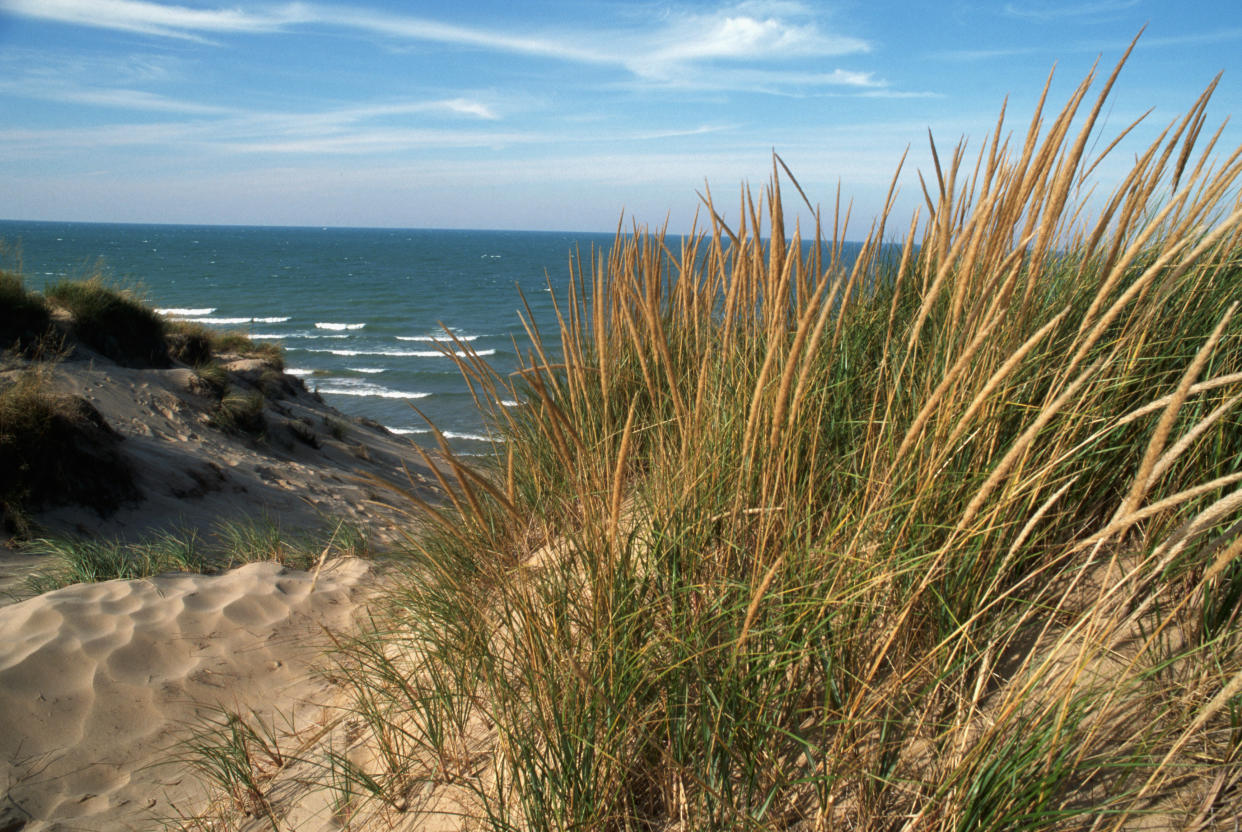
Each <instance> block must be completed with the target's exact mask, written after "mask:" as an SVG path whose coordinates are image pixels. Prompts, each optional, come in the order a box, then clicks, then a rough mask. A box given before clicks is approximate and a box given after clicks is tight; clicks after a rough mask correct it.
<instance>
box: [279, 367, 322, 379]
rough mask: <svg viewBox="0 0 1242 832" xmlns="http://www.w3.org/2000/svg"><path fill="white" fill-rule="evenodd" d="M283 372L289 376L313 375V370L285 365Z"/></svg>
mask: <svg viewBox="0 0 1242 832" xmlns="http://www.w3.org/2000/svg"><path fill="white" fill-rule="evenodd" d="M285 372H286V373H288V374H289V375H291V376H299V377H301V376H309V375H314V373H315V371H314V370H304V369H302V368H301V367H286V368H285Z"/></svg>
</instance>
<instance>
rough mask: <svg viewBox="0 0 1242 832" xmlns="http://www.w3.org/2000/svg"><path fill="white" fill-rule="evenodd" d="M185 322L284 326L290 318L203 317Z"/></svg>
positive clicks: (286, 316)
mask: <svg viewBox="0 0 1242 832" xmlns="http://www.w3.org/2000/svg"><path fill="white" fill-rule="evenodd" d="M185 320H187V321H189V322H190V323H193V324H222V325H229V324H283V323H284V322H285V321H287V320H289V316H288V315H285V316H284V317H283V318H276V317H273V318H201V317H196V318H185Z"/></svg>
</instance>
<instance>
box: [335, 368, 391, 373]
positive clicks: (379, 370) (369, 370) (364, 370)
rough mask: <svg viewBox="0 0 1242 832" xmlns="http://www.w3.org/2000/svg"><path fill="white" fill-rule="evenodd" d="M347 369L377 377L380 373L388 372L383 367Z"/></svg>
mask: <svg viewBox="0 0 1242 832" xmlns="http://www.w3.org/2000/svg"><path fill="white" fill-rule="evenodd" d="M345 369H347V370H349V371H350V372H354V373H366V374H367V375H376V374H378V373H383V372H387V371H386V370H384V368H383V367H346V368H345Z"/></svg>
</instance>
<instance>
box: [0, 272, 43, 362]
mask: <svg viewBox="0 0 1242 832" xmlns="http://www.w3.org/2000/svg"><path fill="white" fill-rule="evenodd" d="M51 326H52V316H51V313H50V312H49V311H48V308H47V303H46V302H45V301H44V300H43V298H42V297H40V296H39V295H37V294H35V293H33V292H30V291H28V290H27V289H26V286H25V283H24V282H23V281H22V277H21V275H19V274H14V273H13V272H7V271H3V270H0V350H8V349H13V350H15V351H16V352H17V353H18V354H19V355H24V356H27V357H34V356H33V353H35V352H36V351H37V347H38V345H39V344H40V343H41V342H42V341H43V340H44V339H45V338H46V337H47V335H48V333H49V330H50V329H51Z"/></svg>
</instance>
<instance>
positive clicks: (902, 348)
mask: <svg viewBox="0 0 1242 832" xmlns="http://www.w3.org/2000/svg"><path fill="white" fill-rule="evenodd" d="M1127 54H1128V53H1127ZM1123 60H1124V59H1123ZM1118 69H1120V66H1119V67H1118ZM1115 77H1116V73H1114V75H1113V77H1111V78H1109V79H1108V82H1107V83H1106V84H1105V87H1104V91H1103V92H1102V93H1100V94H1099V96H1098V98H1097V99H1096V101H1095V103H1094V105H1093V106H1090V108H1089V112H1087V113H1086V114H1085V116H1083V117H1082V118H1081V119H1080V120H1076V119H1078V116H1079V115H1080V109H1084V102H1087V101H1088V100H1089V99H1088V98H1087V96H1088V93H1089V90H1090V85H1091V83H1092V81H1093V77H1088V78H1087V80H1086V81H1084V82H1083V84H1082V85H1081V86H1080V87H1079V88H1078V89H1077V90H1076V91H1075V92H1074V94H1073V96H1072V97H1071V99H1070V101H1069V103H1068V104H1067V105H1066V107H1065V108H1064V109H1063V110H1062V111H1061V112H1060V113H1051V114H1050V115H1049V117H1048V118H1047V119H1045V118H1044V115H1043V113H1042V112H1041V113H1037V115H1036V117H1035V118H1034V120H1033V121H1032V123H1031V127H1030V130H1029V131H1028V132H1027V133H1026V135H1025V139H1024V140H1022V141H1021V142H1020V145H1021V146H1020V147H1018V148H1016V149H1014V150H1011V149H1010V148H1009V147H1008V145H1007V144H1006V145H1004V146H1002V134H1004V133H1005V127H1004V124H1003V120H1002V122H1000V123H998V124H997V127H996V133H995V134H994V135H993V137H992V138H991V140H990V141H987V142H984V144H983V145H982V149H981V151H980V153H979V156H978V157H977V159H976V161H975V162H974V164H973V166H972V165H971V164H970V163H969V161H968V159H967V156H966V151H965V146H964V145H961V146H959V147H958V148H956V149H955V150H954V152H953V153H952V155H951V157H949V159H948V163H947V164H942V160H941V158H940V157H939V155H937V152H936V148H935V146H934V145H933V147H932V153H933V161H934V167H935V174H934V177H929V179H930V186H929V188H928V189H927V192H926V203H927V204H926V212H925V213H923V212H920V213H917V214H915V216H914V217H913V218H912V220H911V221H910V224H909V226H908V228H909V231H908V233H907V236H906V238H905V242H904V245H903V246H902V247H901V250H900V252H891V251H890V249H888V248H886V247H885V245H884V244H883V241H884V239H885V231H886V228H887V219H888V218H887V217H882V218H881V219H880V221H879V222H878V223H877V224H876V226H875V227H874V228H873V231H872V233H871V234H870V235H869V236H868V238H867V240H866V241H865V242H864V244H863V246H862V249H861V251H860V253H859V254H858V256H857V258H856V259H854V260H853V261H852V262H851V261H850V260H849V259H847V258H846V257H845V256H844V254H843V247H842V242H841V241H842V240H843V239H844V234H845V231H844V230H842V229H841V225H840V218H839V217H834V218H833V222H832V225H831V233H832V235H833V236H832V238H831V239H828V240H821V238H820V232H821V229H820V228H819V227H818V224H817V227H816V229H815V236H814V239H813V242H812V243H811V244H810V245H809V246H808V245H806V244H804V242H803V241H802V239H801V235H800V234H799V233H798V232H797V231H795V232H794V233H793V235H792V240H790V239H789V237H787V234H788V229H787V228H786V226H785V222H784V211H785V204H784V202H783V195H782V192H781V189H780V186H779V182H778V180H777V178H776V174H777V170H776V165H775V163H774V170H773V183H772V185H771V186H770V188H769V189H768V190H767V191H766V192H765V193H764V194H763V195H762V196H760V197H759V198H758V199H756V198H754V197H753V195H752V194H750V193H746V192H744V193H743V194H742V198H741V202H740V206H741V213H740V219H739V220H738V221H737V222H734V223H726V221H725V220H724V219H723V218H722V216H721V214H720V212H718V211H717V209H716V204H715V203H714V202H713V200H712V197H711V195H710V194H708V196H707V197H706V200H705V202H706V207H707V215H708V217H709V218H710V228H709V229H708V233H706V234H697V235H692V236H691V237H689V238H685V239H683V240H682V241H681V243H680V246H678V244H677V243H673V242H671V241H669V240H666V239H664V238H663V237H662V236H660V235H647V234H643V233H638V234H635V235H634V236H632V237H619V238H618V239H617V241H616V243H615V244H614V246H613V248H612V250H611V251H610V252H608V253H607V254H601V255H600V256H598V257H596V256H592V258H591V260H590V262H589V265H588V266H587V268H585V269H584V268H583V265H582V264H581V263H579V264H578V265H577V267H576V270H575V274H574V279H573V281H572V285H571V288H570V291H569V294H568V296H567V297H565V298H563V299H562V301H561V305H560V308H559V312H560V320H561V326H560V331H559V335H560V350H561V352H562V353H563V356H562V355H552V354H551V350H550V349H548V348H546V347H545V345H544V344H543V343H542V341H541V340H540V339H538V338H536V356H537V357H536V358H535V359H534V361H533V363H532V364H531V365H530V366H527V367H525V368H524V369H523V371H522V372H521V373H520V374H519V376H518V378H517V379H516V380H514V379H511V378H510V377H507V376H502V375H500V374H499V373H497V372H495V371H493V370H492V369H490V368H489V367H488V366H487V365H486V363H485V362H484V361H483V360H482V359H480V358H479V357H478V356H477V355H472V354H468V355H466V356H465V357H463V358H462V359H461V360H460V361H459V365H460V367H461V369H462V371H463V372H464V373H465V374H466V375H467V377H468V378H469V379H470V381H471V383H472V386H473V388H474V389H475V390H476V391H477V392H478V393H479V395H480V397H481V398H482V399H483V400H484V402H485V403H486V404H487V405H488V407H489V411H490V413H491V415H492V417H493V420H494V422H495V425H496V429H497V431H498V432H499V433H500V434H501V435H502V436H503V438H504V439H505V440H506V441H505V443H504V444H503V445H501V446H498V452H497V453H498V455H499V457H500V460H499V464H498V465H497V466H496V468H495V469H494V470H485V471H482V472H476V471H474V470H472V469H471V468H470V467H469V466H468V464H467V462H466V461H464V460H461V459H458V458H456V457H455V456H454V455H453V453H452V452H451V449H450V448H449V447H448V446H447V444H445V445H444V447H443V448H442V455H443V460H444V461H443V462H442V463H441V464H440V465H439V467H438V469H437V470H439V471H440V472H441V473H440V474H439V476H440V477H441V478H442V482H443V484H444V485H445V486H446V491H448V493H449V494H450V500H449V504H448V505H447V506H446V507H444V508H435V507H430V506H427V507H425V508H426V511H427V515H428V517H429V518H430V520H431V522H433V523H434V524H435V525H436V527H437V528H438V533H437V534H436V535H433V536H432V537H431V538H430V539H429V540H426V541H424V542H423V544H422V546H423V549H422V555H421V556H420V557H421V559H422V566H423V568H422V569H421V571H417V572H415V573H413V574H412V575H411V578H410V582H409V584H408V586H407V587H406V588H405V590H404V591H402V592H400V593H398V594H397V596H396V597H394V599H393V600H394V602H395V604H396V606H397V612H396V613H395V615H396V617H397V618H396V623H395V624H394V625H392V626H389V627H386V628H385V629H384V630H383V631H382V632H381V631H376V632H375V633H373V634H372V635H371V636H370V637H369V638H364V639H363V640H362V641H361V642H360V643H359V644H358V645H355V646H354V647H353V648H352V650H351V652H350V656H352V658H353V661H354V663H353V665H352V666H353V667H355V668H356V669H357V670H356V672H355V674H354V676H353V677H352V678H353V679H354V680H355V681H356V682H357V683H358V684H357V688H358V691H359V709H358V713H359V718H360V720H361V721H363V723H364V724H366V725H369V726H370V730H371V731H372V734H373V737H372V740H373V744H374V746H375V747H376V748H377V749H378V751H377V757H378V758H379V759H380V760H381V761H383V762H384V765H385V766H387V768H386V769H385V770H383V771H381V772H379V773H378V774H377V773H376V772H373V771H372V772H368V773H366V774H365V775H364V774H361V773H360V774H357V775H355V777H354V781H355V785H356V786H357V790H358V791H359V792H370V793H372V794H374V795H375V796H376V797H377V798H378V800H379V802H380V810H385V809H386V807H387V806H391V805H395V803H394V801H395V800H397V799H398V797H399V796H401V795H404V794H405V793H406V790H408V789H409V788H410V784H411V783H413V782H417V781H418V780H420V779H425V780H433V781H435V782H439V783H443V782H447V781H453V780H456V781H458V782H462V783H465V784H466V786H465V788H473V789H475V797H476V798H477V801H478V805H479V808H478V810H477V811H478V813H479V817H481V818H484V819H486V822H487V823H489V824H490V825H491V827H492V828H497V829H517V828H521V829H618V830H620V829H672V828H677V829H732V828H753V829H759V828H762V829H789V828H805V829H894V828H898V827H900V828H902V829H907V830H967V829H971V830H974V829H989V830H1000V829H1037V828H1038V829H1085V828H1101V829H1121V828H1128V826H1130V825H1133V824H1136V823H1139V822H1140V819H1143V820H1152V819H1153V816H1155V818H1154V819H1155V820H1157V821H1159V822H1160V823H1163V824H1165V825H1166V826H1167V827H1168V828H1187V827H1191V826H1196V825H1201V827H1200V828H1203V827H1207V826H1210V825H1211V824H1213V823H1216V822H1221V823H1224V819H1226V818H1228V817H1232V818H1234V819H1236V809H1237V806H1238V805H1239V803H1240V801H1242V778H1239V777H1238V771H1239V760H1240V759H1242V728H1240V726H1242V628H1239V627H1238V626H1237V620H1238V616H1239V614H1240V613H1239V600H1240V596H1242V593H1240V592H1239V590H1238V587H1239V575H1240V574H1242V567H1240V566H1239V563H1240V561H1239V555H1240V553H1242V536H1240V529H1242V523H1239V518H1240V517H1242V514H1240V511H1242V509H1240V507H1242V490H1239V488H1240V486H1242V473H1240V471H1242V417H1240V416H1239V410H1238V405H1239V403H1240V402H1242V349H1240V348H1239V347H1240V346H1242V316H1239V315H1238V314H1237V312H1238V304H1239V295H1238V288H1237V287H1238V285H1239V283H1238V281H1239V278H1240V277H1242V271H1240V269H1239V266H1238V262H1239V252H1240V251H1242V211H1240V210H1238V206H1237V205H1236V203H1233V200H1234V196H1233V195H1235V194H1236V192H1237V191H1236V188H1237V183H1238V180H1239V177H1240V176H1242V162H1240V161H1239V159H1238V156H1237V154H1234V155H1233V156H1230V157H1229V159H1228V160H1227V161H1226V162H1225V163H1223V164H1216V163H1214V162H1213V161H1212V159H1211V156H1210V153H1211V150H1212V145H1213V144H1214V142H1215V140H1213V141H1212V142H1209V144H1208V147H1207V149H1206V150H1200V149H1198V148H1197V147H1196V141H1197V139H1198V137H1199V135H1200V128H1201V127H1202V126H1203V122H1204V118H1205V108H1206V106H1207V101H1208V94H1207V93H1205V95H1204V96H1203V97H1202V98H1201V99H1200V100H1199V101H1197V102H1196V103H1195V104H1194V106H1193V107H1192V108H1191V111H1190V113H1189V114H1188V115H1187V116H1186V117H1185V119H1183V120H1181V121H1177V122H1174V123H1173V124H1172V125H1171V126H1170V128H1169V129H1168V130H1167V131H1166V132H1165V133H1163V134H1161V136H1160V138H1159V139H1158V140H1157V141H1156V142H1155V143H1154V144H1153V145H1151V147H1149V148H1147V149H1146V150H1145V151H1141V152H1140V153H1139V154H1138V156H1137V157H1136V162H1135V165H1134V167H1133V169H1132V170H1131V172H1130V173H1129V174H1128V176H1127V177H1126V178H1125V179H1124V181H1123V182H1122V184H1121V185H1120V186H1119V188H1118V189H1117V190H1116V191H1115V193H1114V194H1113V195H1112V196H1111V197H1109V198H1106V199H1104V200H1103V201H1101V202H1098V203H1095V204H1097V205H1099V206H1100V210H1099V213H1098V214H1096V215H1094V216H1093V218H1092V219H1091V220H1090V221H1087V220H1086V217H1087V216H1088V215H1087V214H1086V213H1085V212H1084V211H1083V210H1082V209H1083V207H1084V204H1085V203H1084V200H1085V199H1086V198H1087V194H1089V193H1090V192H1091V190H1092V183H1091V181H1090V179H1089V176H1088V174H1089V173H1090V171H1091V170H1093V169H1094V165H1095V163H1096V162H1098V159H1094V158H1090V157H1089V156H1088V154H1087V153H1086V148H1089V147H1092V146H1093V145H1094V143H1093V141H1092V139H1093V137H1094V134H1095V131H1096V129H1097V127H1098V126H1099V125H1098V122H1097V117H1098V116H1099V114H1100V113H1101V111H1102V109H1103V107H1104V104H1105V103H1106V96H1107V93H1108V90H1109V89H1110V88H1111V86H1112V84H1113V81H1114V79H1115ZM1209 93H1210V90H1209ZM1094 146H1098V147H1103V148H1107V150H1105V153H1107V152H1108V151H1109V150H1111V149H1112V145H1111V144H1110V143H1109V142H1108V141H1107V137H1105V140H1104V141H1100V142H1099V144H1098V145H1094ZM777 161H779V160H777ZM786 172H787V171H786ZM795 184H796V183H795ZM798 190H799V192H801V189H800V188H799V189H798ZM890 204H891V203H890ZM808 208H810V205H809V203H808ZM811 210H814V209H811ZM815 216H816V217H818V216H819V215H818V213H815ZM920 231H921V233H920ZM890 255H891V256H890ZM533 331H534V330H533V327H532V332H533ZM536 334H537V333H536ZM467 347H468V345H467ZM465 351H466V352H467V353H468V352H469V350H468V349H466V350H465ZM513 399H520V400H522V401H525V402H528V403H529V404H528V405H527V406H525V407H522V408H506V407H504V406H503V401H505V400H513ZM429 461H430V460H429ZM449 485H452V486H453V487H452V488H451V489H449V488H448V486H449ZM411 680H413V681H411ZM480 720H481V721H483V722H485V723H486V724H487V725H488V726H494V728H493V729H492V730H494V731H495V735H496V738H495V740H494V741H493V742H492V744H491V746H490V748H488V749H486V750H487V752H488V753H487V754H480V753H477V752H478V749H477V748H474V749H472V748H471V743H472V742H473V743H477V742H478V739H477V737H472V735H471V734H470V731H471V727H470V726H471V725H472V724H477V722H478V721H480ZM481 757H483V758H486V759H489V760H494V761H495V762H494V764H493V765H492V766H491V767H490V768H489V769H488V771H487V772H486V773H485V774H480V773H479V770H478V768H477V765H478V763H477V761H478V760H479V759H480V758H481ZM470 784H474V785H470ZM380 810H377V811H380ZM1231 813H1233V814H1231Z"/></svg>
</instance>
